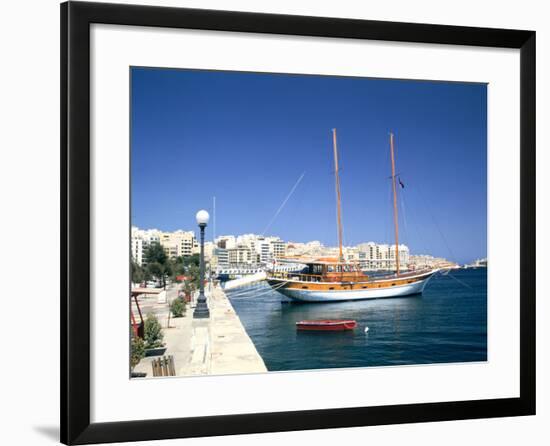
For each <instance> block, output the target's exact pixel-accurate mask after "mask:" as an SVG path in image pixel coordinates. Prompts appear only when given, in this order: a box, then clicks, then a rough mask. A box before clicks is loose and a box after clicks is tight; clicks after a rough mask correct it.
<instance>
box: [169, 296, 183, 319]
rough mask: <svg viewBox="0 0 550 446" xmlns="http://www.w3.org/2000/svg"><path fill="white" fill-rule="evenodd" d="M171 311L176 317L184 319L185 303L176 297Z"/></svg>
mask: <svg viewBox="0 0 550 446" xmlns="http://www.w3.org/2000/svg"><path fill="white" fill-rule="evenodd" d="M170 311H171V312H172V316H174V317H182V316H183V315H184V313H185V303H184V302H183V299H181V298H180V297H176V298H175V299H174V300H173V301H172V303H171V304H170Z"/></svg>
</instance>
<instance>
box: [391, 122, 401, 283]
mask: <svg viewBox="0 0 550 446" xmlns="http://www.w3.org/2000/svg"><path fill="white" fill-rule="evenodd" d="M390 152H391V184H392V188H393V224H394V226H395V265H396V268H395V273H396V275H399V223H398V218H397V184H396V178H395V155H394V153H393V133H390Z"/></svg>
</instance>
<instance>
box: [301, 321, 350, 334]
mask: <svg viewBox="0 0 550 446" xmlns="http://www.w3.org/2000/svg"><path fill="white" fill-rule="evenodd" d="M356 326H357V322H355V321H354V320H352V319H322V320H315V321H300V322H296V329H297V330H315V331H344V330H353V329H354V328H355V327H356Z"/></svg>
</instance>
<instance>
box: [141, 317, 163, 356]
mask: <svg viewBox="0 0 550 446" xmlns="http://www.w3.org/2000/svg"><path fill="white" fill-rule="evenodd" d="M144 338H145V348H158V347H162V345H163V343H162V340H163V339H164V335H163V334H162V327H161V326H160V322H159V320H158V319H157V317H156V316H155V315H154V314H153V313H149V314H148V315H147V318H146V319H145V327H144Z"/></svg>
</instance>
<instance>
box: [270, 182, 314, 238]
mask: <svg viewBox="0 0 550 446" xmlns="http://www.w3.org/2000/svg"><path fill="white" fill-rule="evenodd" d="M305 174H306V173H305V172H303V173H302V175H300V178H298V181H296V183H294V186H292V189H291V190H290V192H289V193H288V195H287V196H286V198H285V199H284V201H283V203H282V204H281V206H279V209H277V212H275V215H273V217H272V218H271V220H270V221H269V223H268V224H267V226H266V227H265V229H264V230H263V232H262V235H265V233H266V232H267V230H268V229H269V228H270V227H271V225H272V224H273V222H274V221H275V219H276V218H277V216H278V215H279V214H280V213H281V211H282V210H283V208H284V207H285V204H286V202H287V201H288V200H289V198H290V197H291V196H292V194H293V193H294V191H295V190H296V188H297V187H298V184H300V181H302V178H304V176H305Z"/></svg>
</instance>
